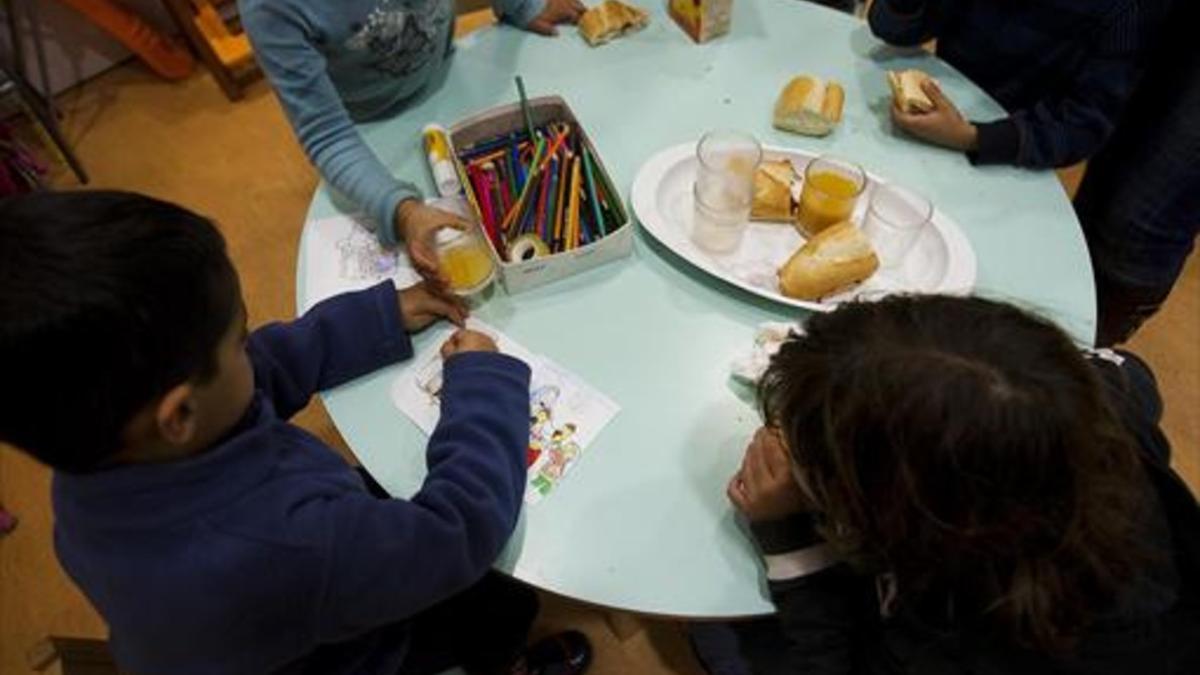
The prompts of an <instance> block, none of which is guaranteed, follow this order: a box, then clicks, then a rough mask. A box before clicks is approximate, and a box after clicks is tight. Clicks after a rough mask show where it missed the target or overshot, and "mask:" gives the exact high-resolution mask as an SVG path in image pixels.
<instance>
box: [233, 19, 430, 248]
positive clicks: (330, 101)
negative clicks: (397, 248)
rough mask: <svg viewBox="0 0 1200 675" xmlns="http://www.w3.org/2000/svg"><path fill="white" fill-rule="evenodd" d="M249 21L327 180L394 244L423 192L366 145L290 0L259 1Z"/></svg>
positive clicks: (257, 48) (257, 47)
mask: <svg viewBox="0 0 1200 675" xmlns="http://www.w3.org/2000/svg"><path fill="white" fill-rule="evenodd" d="M242 21H243V23H244V26H245V28H246V33H247V34H248V35H249V36H250V40H251V42H252V43H253V44H254V53H255V56H256V57H257V58H258V63H259V65H261V66H262V69H263V71H264V72H265V73H266V75H267V77H268V79H269V80H270V81H271V84H272V85H273V86H274V88H275V93H276V95H277V96H278V97H279V102H280V104H281V105H282V106H283V109H284V111H285V112H286V113H287V116H288V120H289V121H290V122H291V124H292V129H293V130H294V131H295V133H296V138H297V139H299V141H300V144H301V145H302V146H303V147H304V152H305V153H307V154H308V157H309V159H311V160H312V163H313V164H315V165H316V167H317V169H318V171H320V172H321V175H322V176H323V177H324V178H325V180H327V181H329V182H330V183H331V184H332V185H333V186H334V187H335V188H336V189H337V190H338V191H339V192H341V193H342V194H344V195H346V196H347V197H349V198H350V199H351V200H352V201H353V202H354V203H356V204H361V205H362V206H363V207H364V208H365V209H366V212H367V215H369V216H370V219H369V220H370V223H369V224H371V225H374V226H375V227H376V231H375V234H376V236H378V237H379V240H380V242H381V243H383V244H384V245H385V246H389V247H390V246H394V245H395V244H396V242H397V232H396V223H395V213H396V207H397V206H398V205H399V204H400V202H401V201H403V200H405V199H417V200H420V199H421V192H420V190H418V189H417V187H416V186H414V185H412V184H411V183H407V182H404V181H400V180H397V179H396V178H395V177H393V176H392V174H391V172H390V171H388V170H387V168H386V167H384V165H383V163H382V162H380V161H379V158H377V157H376V156H375V153H374V152H372V151H371V149H370V148H368V147H367V144H366V143H365V142H364V141H363V139H362V137H361V136H360V135H359V133H358V130H357V129H355V127H354V122H353V121H352V120H351V119H350V114H349V113H348V112H347V111H346V108H345V106H344V105H343V104H342V99H341V96H339V95H338V92H337V89H336V88H334V86H333V82H332V81H331V80H330V79H329V75H328V73H327V71H326V63H325V57H324V56H323V55H322V54H321V53H320V52H319V51H318V50H317V49H316V48H315V47H314V46H313V44H312V42H311V40H312V38H311V37H310V36H308V35H306V34H305V27H304V23H303V21H302V20H301V17H298V16H293V15H292V14H291V10H290V8H289V7H288V6H287V3H282V2H280V3H270V2H260V3H255V4H254V5H253V6H252V7H251V8H250V9H249V11H246V12H243V14H242Z"/></svg>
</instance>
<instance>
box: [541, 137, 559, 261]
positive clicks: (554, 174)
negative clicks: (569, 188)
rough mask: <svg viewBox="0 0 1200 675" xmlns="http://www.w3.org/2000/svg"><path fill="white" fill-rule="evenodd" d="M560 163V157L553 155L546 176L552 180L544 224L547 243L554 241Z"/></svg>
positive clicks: (544, 236)
mask: <svg viewBox="0 0 1200 675" xmlns="http://www.w3.org/2000/svg"><path fill="white" fill-rule="evenodd" d="M558 164H559V160H558V157H551V158H550V168H549V169H548V170H547V173H546V178H547V180H549V181H550V187H549V189H548V194H547V195H546V197H547V198H546V201H547V204H546V222H545V223H544V224H543V226H544V229H543V230H542V241H544V242H546V243H547V244H553V243H554V214H555V213H556V209H557V208H558Z"/></svg>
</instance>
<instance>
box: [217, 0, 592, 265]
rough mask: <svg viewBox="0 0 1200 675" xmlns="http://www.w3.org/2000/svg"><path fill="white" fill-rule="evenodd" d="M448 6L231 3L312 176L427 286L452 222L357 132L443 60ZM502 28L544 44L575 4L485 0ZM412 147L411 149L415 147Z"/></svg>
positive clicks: (569, 0)
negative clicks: (439, 240) (404, 253)
mask: <svg viewBox="0 0 1200 675" xmlns="http://www.w3.org/2000/svg"><path fill="white" fill-rule="evenodd" d="M454 2H455V0H336V1H335V0H238V5H239V7H240V10H241V17H242V22H243V26H244V27H245V30H246V33H247V35H249V36H250V41H251V42H252V43H253V45H254V53H255V55H256V56H257V58H258V62H259V64H260V65H261V66H262V69H263V72H264V73H266V76H267V79H269V80H270V81H271V85H272V86H273V87H274V88H275V93H276V95H277V96H278V97H279V102H280V103H281V104H282V105H283V110H284V112H286V113H287V117H288V120H289V121H290V122H291V124H292V129H293V130H294V131H295V132H296V138H297V139H299V141H300V144H301V145H303V146H304V151H305V152H306V153H307V154H308V157H309V159H311V160H312V162H313V164H315V165H316V167H317V169H318V170H319V171H320V172H321V176H322V177H323V178H324V179H325V180H326V181H328V182H329V183H330V184H331V185H332V186H333V187H334V188H335V189H336V190H337V191H338V192H340V193H341V194H342V195H344V196H345V197H347V198H349V200H350V201H352V202H354V203H355V204H357V205H358V206H360V207H361V208H362V209H363V210H364V211H365V212H366V213H367V215H369V216H370V217H371V221H372V222H370V223H368V224H371V225H374V226H375V227H376V231H375V233H376V235H377V236H378V237H379V241H380V242H381V243H383V244H384V245H385V246H394V245H395V244H396V243H397V242H398V241H404V242H405V243H406V245H407V247H408V252H409V257H410V258H411V259H412V261H413V262H414V263H415V265H416V267H417V268H418V269H419V270H420V271H421V272H422V273H423V274H426V275H427V276H430V277H431V278H436V276H437V257H436V256H435V255H434V253H433V237H434V235H435V233H436V231H437V230H438V229H440V228H441V227H444V226H452V225H455V224H458V223H460V219H459V218H458V217H457V216H455V215H453V214H450V213H447V212H445V211H441V210H439V209H436V208H433V207H431V206H427V205H426V204H425V203H424V201H422V199H421V192H420V190H418V189H417V187H416V186H415V185H413V184H412V183H411V182H410V181H408V180H404V179H402V178H396V177H394V176H393V175H392V172H391V171H389V170H388V168H387V167H386V166H384V165H383V163H382V162H380V161H379V159H378V158H377V157H376V156H375V153H373V152H372V151H371V149H370V148H368V147H367V144H366V143H365V142H363V139H362V136H361V135H360V134H359V133H358V129H357V128H356V127H355V124H356V123H361V122H366V121H370V120H376V119H380V118H382V117H386V116H391V115H395V114H397V113H398V112H399V111H401V110H402V109H403V108H404V107H405V106H406V105H407V102H408V101H409V100H411V99H412V98H413V97H415V96H416V95H417V94H418V93H420V92H421V91H422V90H423V89H424V88H425V87H426V86H427V85H428V84H429V82H430V81H431V80H433V79H434V75H435V74H436V73H437V72H438V71H439V70H440V69H441V68H442V66H443V64H444V63H445V62H446V60H447V59H448V58H449V56H450V46H451V40H452V38H453V36H454ZM493 5H494V8H495V11H496V14H497V15H498V16H500V18H501V19H503V20H504V21H506V22H508V23H511V24H513V25H516V26H520V27H522V28H524V29H526V30H529V31H532V32H535V33H540V34H543V35H553V34H554V33H555V32H556V29H555V24H559V23H575V22H576V21H577V20H578V19H579V16H580V15H581V14H582V13H583V11H584V6H583V4H582V3H581V2H580V1H579V0H493ZM414 147H416V146H414Z"/></svg>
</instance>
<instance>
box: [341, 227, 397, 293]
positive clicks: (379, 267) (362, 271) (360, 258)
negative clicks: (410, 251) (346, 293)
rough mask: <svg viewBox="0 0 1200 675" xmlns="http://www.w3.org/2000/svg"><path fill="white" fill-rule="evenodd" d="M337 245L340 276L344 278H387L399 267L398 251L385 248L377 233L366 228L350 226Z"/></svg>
mask: <svg viewBox="0 0 1200 675" xmlns="http://www.w3.org/2000/svg"><path fill="white" fill-rule="evenodd" d="M335 246H336V247H337V251H338V276H340V277H342V278H343V279H346V280H349V281H359V280H363V279H386V278H387V277H390V276H392V275H393V274H395V273H396V270H397V269H398V268H399V264H400V263H399V259H398V258H399V256H398V254H397V253H396V251H388V250H386V249H384V248H383V247H382V246H380V245H379V241H378V240H377V239H376V238H375V235H374V234H373V233H371V232H369V231H367V230H366V229H365V228H362V227H352V228H350V229H349V230H348V231H347V232H345V234H344V236H343V237H341V238H340V239H338V240H337V242H336V244H335Z"/></svg>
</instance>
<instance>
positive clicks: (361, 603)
mask: <svg viewBox="0 0 1200 675" xmlns="http://www.w3.org/2000/svg"><path fill="white" fill-rule="evenodd" d="M443 318H446V319H450V320H452V321H455V322H458V323H461V321H462V320H463V318H464V310H463V308H462V306H461V305H460V304H458V302H457V301H455V300H453V299H449V298H445V297H442V296H439V295H437V294H436V293H434V292H431V291H430V290H428V288H427V287H426V286H425V285H423V284H422V285H417V286H413V287H411V288H408V289H405V290H403V291H400V292H399V293H397V292H396V290H395V289H394V288H393V286H392V284H391V283H390V282H385V283H382V284H379V285H377V286H375V287H374V288H370V289H367V290H365V291H361V292H358V293H349V294H346V295H343V296H340V297H336V298H332V299H330V300H327V301H325V302H323V303H321V304H319V305H317V306H316V307H314V308H313V309H312V310H311V311H309V312H308V313H307V314H305V315H304V316H303V317H301V318H300V319H298V320H296V321H294V322H292V323H290V324H271V325H268V326H266V327H264V328H261V329H259V330H256V331H254V332H253V333H247V331H246V310H245V306H244V304H243V302H242V299H241V293H240V289H239V285H238V278H237V275H236V273H235V271H234V269H233V267H232V265H231V263H230V261H229V259H228V257H227V256H226V253H225V245H224V241H223V240H222V238H221V235H220V234H219V233H218V232H217V230H216V229H215V228H214V227H213V225H212V224H211V223H210V222H209V221H208V220H206V219H204V218H202V217H200V216H198V215H195V214H193V213H190V212H188V211H186V210H184V209H182V208H180V207H177V206H173V205H171V204H166V203H163V202H160V201H157V200H153V199H150V198H147V197H141V196H138V195H131V194H127V193H116V192H76V193H63V194H41V195H33V196H28V197H22V198H18V199H13V200H9V201H7V202H4V203H2V204H0V372H3V373H4V376H5V386H4V387H3V388H2V393H0V440H3V441H5V442H9V443H12V444H13V445H15V446H17V447H19V448H22V449H23V450H25V451H27V452H29V453H30V454H32V455H33V456H34V457H36V458H38V459H40V460H41V461H43V462H45V463H46V464H49V465H50V466H51V467H53V468H54V469H55V475H54V484H53V500H54V510H55V516H56V523H55V545H56V548H57V552H58V556H59V559H60V561H61V562H62V564H63V566H64V567H65V568H66V570H67V572H68V573H69V574H70V575H71V577H72V578H73V579H74V580H75V581H76V583H78V584H79V586H80V587H81V588H82V589H83V591H84V592H85V593H86V594H87V596H88V598H89V599H90V600H91V601H92V602H93V604H95V606H96V607H97V608H98V609H99V611H100V613H101V614H102V615H103V616H104V618H105V619H106V620H107V621H108V624H109V626H110V628H111V632H112V635H111V644H112V649H113V652H114V654H115V655H116V658H117V661H118V662H119V663H120V664H121V666H122V667H123V668H125V669H128V670H130V671H132V672H137V673H145V674H150V673H171V674H173V675H186V674H188V673H266V672H289V673H292V672H313V673H318V672H319V673H401V672H403V673H418V672H438V671H439V670H441V669H444V668H447V667H449V666H451V665H454V664H455V662H465V665H468V666H473V667H474V668H475V670H477V671H480V672H493V671H504V672H507V670H508V668H509V667H510V666H511V664H512V662H513V660H514V659H518V658H519V657H518V653H519V651H520V649H521V646H522V644H523V641H524V639H525V632H526V630H527V629H528V627H529V624H530V622H531V621H532V618H533V613H534V611H535V607H536V601H535V600H531V599H530V596H532V592H531V591H529V590H528V589H525V588H524V587H520V586H519V585H517V584H515V583H514V582H511V581H503V582H502V581H498V578H495V577H489V578H487V579H486V580H485V581H484V582H482V583H477V582H480V580H481V578H484V577H485V574H486V573H487V571H488V568H489V567H490V565H491V564H492V562H493V561H494V559H495V557H496V556H497V554H498V553H499V552H500V550H501V547H502V546H504V544H505V542H506V541H507V539H508V537H509V535H510V533H511V531H512V528H513V527H514V525H515V523H516V519H517V515H518V511H519V509H520V505H521V500H522V495H523V490H524V483H525V466H524V451H525V446H526V445H527V441H528V434H529V426H528V415H529V398H528V386H529V369H528V367H527V366H526V365H525V364H523V363H521V362H520V361H518V360H516V359H513V358H510V357H508V356H504V355H502V354H498V353H496V348H495V345H494V344H493V343H492V342H491V340H490V339H489V338H488V337H486V336H484V335H481V334H478V333H474V332H471V331H466V330H460V331H459V332H457V333H456V334H455V335H454V336H453V337H452V338H451V339H450V340H449V341H448V342H447V343H446V344H445V346H444V347H443V348H442V354H443V356H444V357H445V387H444V389H443V401H442V417H441V421H440V423H439V425H438V427H437V429H436V430H435V431H434V433H433V435H432V437H431V438H430V441H429V448H428V459H427V461H428V467H429V475H428V477H427V479H426V481H425V484H424V485H423V487H422V488H421V489H420V490H419V491H418V492H417V494H416V495H414V496H413V497H412V498H411V499H410V500H408V501H402V500H396V499H379V498H376V497H374V496H372V495H371V494H369V492H368V489H367V487H366V486H365V485H364V481H363V479H362V478H361V477H360V475H359V474H358V473H356V472H355V471H354V470H353V469H352V468H351V467H349V466H347V465H346V463H345V462H344V461H343V460H342V459H341V458H340V457H339V456H338V455H337V454H336V453H335V452H334V451H333V450H331V449H330V448H329V447H327V446H326V445H325V444H324V443H322V442H321V441H320V440H319V439H318V438H316V437H315V436H313V435H311V434H309V433H307V432H305V431H304V430H302V429H300V428H298V427H295V426H293V425H291V424H289V423H287V421H286V420H287V419H288V418H289V417H291V416H292V415H293V414H295V413H296V412H297V411H299V410H300V409H301V408H303V407H304V406H305V405H306V404H307V402H308V400H309V398H310V397H311V396H312V395H313V393H314V392H316V391H318V390H321V389H327V388H329V387H334V386H337V385H339V384H342V383H344V382H347V381H349V380H351V379H354V378H356V377H359V376H361V375H363V374H366V373H369V372H371V371H373V370H376V369H378V368H381V367H383V366H386V365H389V364H392V363H395V362H397V361H401V360H403V359H406V358H409V357H410V356H411V355H412V347H411V343H410V341H409V337H408V333H409V332H412V331H418V330H421V329H422V328H424V327H425V326H427V325H429V324H430V323H432V322H434V321H436V320H439V319H443ZM505 584H507V586H505ZM464 591H466V593H465V594H463V593H464ZM459 594H463V595H459ZM464 598H465V599H464ZM447 607H449V608H450V609H449V610H448V609H447ZM430 617H433V618H432V619H431V618H430ZM433 620H436V621H438V622H440V624H439V625H437V626H431V625H430V622H431V621H433ZM451 626H453V629H451ZM464 656H465V657H466V658H465V659H464ZM556 672H564V673H569V672H578V670H560V671H556Z"/></svg>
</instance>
